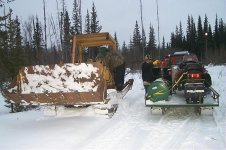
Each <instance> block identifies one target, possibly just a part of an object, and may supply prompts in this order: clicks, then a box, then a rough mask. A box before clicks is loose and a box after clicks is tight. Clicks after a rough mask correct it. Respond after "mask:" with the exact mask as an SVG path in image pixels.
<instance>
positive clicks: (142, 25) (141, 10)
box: [140, 0, 145, 59]
mask: <svg viewBox="0 0 226 150" xmlns="http://www.w3.org/2000/svg"><path fill="white" fill-rule="evenodd" d="M140 20H141V28H142V29H141V30H142V31H141V34H142V50H143V59H144V46H145V41H144V40H145V37H144V24H143V8H142V0H140Z"/></svg>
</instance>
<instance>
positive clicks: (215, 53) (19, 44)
mask: <svg viewBox="0 0 226 150" xmlns="http://www.w3.org/2000/svg"><path fill="white" fill-rule="evenodd" d="M11 1H13V0H1V1H0V9H1V10H2V9H4V7H5V6H7V3H10V2H11ZM58 1H59V0H56V3H57V20H55V19H53V16H49V17H48V18H47V17H46V13H45V11H46V7H45V0H43V16H44V20H43V21H41V20H40V19H39V17H38V16H30V17H29V18H28V19H27V20H26V21H25V22H23V23H21V22H20V20H19V19H18V16H16V17H15V18H13V10H12V9H10V10H9V12H5V13H4V15H0V82H1V81H5V80H11V79H12V78H13V77H15V76H16V75H17V73H18V70H19V68H21V67H22V66H29V65H46V64H57V63H68V62H71V46H72V43H71V42H70V39H69V36H70V34H72V35H78V34H84V33H98V32H101V30H102V26H101V25H100V21H99V20H98V15H97V9H96V7H95V4H94V3H93V4H92V8H91V10H87V11H86V15H85V16H84V17H85V24H84V27H83V24H82V13H81V0H74V1H73V11H72V14H71V16H72V17H71V18H70V14H69V12H68V10H67V7H66V5H65V0H60V2H58ZM47 21H48V25H47ZM140 31H141V29H140V27H139V24H138V21H136V22H135V26H134V30H133V33H132V37H131V39H130V41H129V43H128V44H127V43H125V42H123V44H122V45H121V46H120V45H119V44H118V43H119V42H118V39H117V34H116V33H115V34H114V38H115V40H116V44H117V46H116V47H117V48H118V49H119V50H120V51H121V52H122V54H123V56H124V58H125V61H126V65H127V67H130V68H132V69H140V65H141V63H142V62H143V57H144V56H145V55H147V54H149V55H151V56H152V57H153V58H154V59H163V58H164V56H165V55H167V54H169V53H172V52H174V51H179V50H188V51H190V52H193V53H196V54H197V55H198V57H199V58H200V59H202V60H203V61H205V62H210V61H212V62H215V63H222V62H224V60H223V57H224V56H226V55H225V52H226V50H225V49H226V48H225V47H226V43H225V42H226V25H225V23H224V22H223V20H222V19H218V17H217V16H216V22H215V26H214V30H213V29H212V27H211V25H210V23H209V22H208V18H207V16H205V19H204V23H202V20H201V17H200V16H199V19H198V25H197V28H196V24H195V21H194V19H193V17H192V16H188V20H187V28H186V31H185V32H184V31H183V29H182V25H181V22H180V24H179V27H178V26H176V29H175V32H172V33H171V39H170V42H167V43H166V42H165V39H164V37H163V38H162V43H161V45H159V44H156V43H157V42H156V38H155V36H156V35H155V31H154V27H153V25H152V24H150V27H149V32H148V37H146V34H145V31H144V30H143V32H142V33H141V32H140ZM47 37H48V38H47ZM87 51H89V53H88V52H87V53H86V54H89V55H90V56H89V57H91V58H92V57H93V56H95V55H96V54H95V53H97V49H95V48H93V49H88V50H87ZM207 58H208V59H207Z"/></svg>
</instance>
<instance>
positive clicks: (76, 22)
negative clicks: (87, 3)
mask: <svg viewBox="0 0 226 150" xmlns="http://www.w3.org/2000/svg"><path fill="white" fill-rule="evenodd" d="M72 23H73V25H72V34H75V35H77V34H82V30H81V28H82V20H81V12H80V7H79V3H78V2H77V0H74V3H73V14H72Z"/></svg>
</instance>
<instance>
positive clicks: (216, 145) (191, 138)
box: [0, 66, 226, 150]
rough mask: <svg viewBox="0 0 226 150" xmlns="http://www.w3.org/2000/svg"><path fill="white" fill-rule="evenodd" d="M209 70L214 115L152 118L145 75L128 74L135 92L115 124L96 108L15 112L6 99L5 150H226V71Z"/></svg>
mask: <svg viewBox="0 0 226 150" xmlns="http://www.w3.org/2000/svg"><path fill="white" fill-rule="evenodd" d="M207 69H208V70H209V72H210V74H211V76H212V80H213V88H214V89H215V90H216V91H217V92H219V94H220V106H219V107H218V108H214V115H201V116H199V115H197V114H195V113H194V111H193V108H176V109H171V110H168V111H167V112H166V114H165V115H152V114H151V111H150V108H148V107H145V105H144V99H143V98H144V88H143V86H142V81H141V75H140V74H139V73H135V74H129V75H127V78H131V77H132V78H134V79H135V82H134V85H133V88H132V90H131V91H129V92H128V93H127V95H126V96H125V97H124V99H123V100H121V101H120V104H119V108H118V110H117V112H116V114H115V115H114V116H113V118H111V119H107V116H105V115H98V114H95V113H94V112H93V109H92V107H88V108H78V109H73V110H71V109H66V110H62V109H63V108H59V109H60V110H58V111H57V112H56V113H57V114H56V113H54V112H52V114H50V113H47V112H48V109H47V108H43V109H40V110H32V111H27V112H21V113H9V111H10V109H8V108H6V107H4V104H5V103H4V98H3V97H2V96H1V95H0V150H33V149H42V150H43V149H44V150H45V149H46V150H50V149H51V150H61V149H62V150H70V149H72V150H74V149H79V150H81V149H82V150H89V149H90V150H91V149H92V150H101V149H104V150H115V149H120V150H121V149H122V150H138V149H139V150H149V149H189V150H190V149H197V150H200V149H205V150H206V149H217V150H221V149H222V150H223V149H226V130H225V127H226V102H225V99H226V85H225V83H226V66H207ZM62 112H63V113H62Z"/></svg>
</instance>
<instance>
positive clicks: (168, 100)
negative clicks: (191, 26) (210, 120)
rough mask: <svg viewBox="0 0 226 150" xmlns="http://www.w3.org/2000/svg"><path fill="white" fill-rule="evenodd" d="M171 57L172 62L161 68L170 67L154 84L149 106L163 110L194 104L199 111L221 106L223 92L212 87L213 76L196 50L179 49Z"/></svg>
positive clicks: (192, 105) (147, 104)
mask: <svg viewBox="0 0 226 150" xmlns="http://www.w3.org/2000/svg"><path fill="white" fill-rule="evenodd" d="M167 59H168V61H169V62H168V64H170V65H169V66H168V67H166V68H164V69H162V68H159V70H167V71H165V72H164V73H165V74H164V75H163V76H159V78H161V80H159V79H157V80H156V81H154V82H153V83H152V84H151V85H150V87H149V90H148V91H149V98H148V99H147V100H145V105H146V106H149V107H151V108H152V109H154V108H156V107H157V110H161V111H162V113H164V112H165V110H166V109H167V108H170V107H179V106H181V107H189V106H190V107H195V108H196V110H197V112H198V113H199V114H201V112H204V111H206V112H207V111H209V110H212V109H213V107H215V106H219V94H218V93H217V92H216V91H215V90H214V89H213V88H212V87H211V85H212V81H211V76H210V75H209V74H208V72H207V71H206V70H205V68H204V67H203V65H202V64H201V63H199V62H198V59H197V56H196V55H195V54H191V53H189V52H188V51H183V52H176V53H174V54H173V55H171V56H169V57H167ZM165 66H167V65H165ZM155 71H156V70H155ZM159 74H160V73H159ZM169 79H170V80H169ZM210 112H211V111H210Z"/></svg>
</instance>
